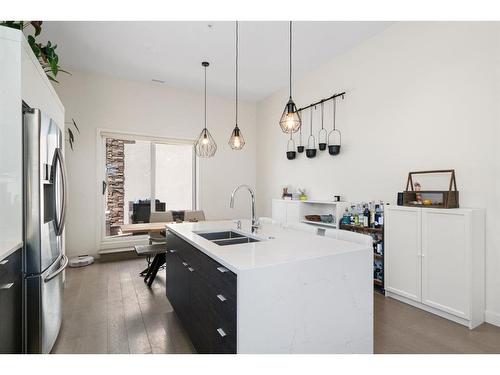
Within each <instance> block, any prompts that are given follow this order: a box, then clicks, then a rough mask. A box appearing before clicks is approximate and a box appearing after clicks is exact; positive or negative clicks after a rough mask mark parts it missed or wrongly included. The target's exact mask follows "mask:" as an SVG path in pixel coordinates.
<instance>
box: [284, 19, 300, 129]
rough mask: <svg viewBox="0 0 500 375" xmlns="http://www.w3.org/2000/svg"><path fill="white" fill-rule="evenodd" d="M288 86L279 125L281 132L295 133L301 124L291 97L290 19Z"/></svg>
mask: <svg viewBox="0 0 500 375" xmlns="http://www.w3.org/2000/svg"><path fill="white" fill-rule="evenodd" d="M289 69H290V70H289V87H290V97H289V98H288V102H287V103H286V105H285V109H284V110H283V114H282V115H281V118H280V127H281V130H282V131H283V133H296V132H297V131H298V130H299V129H300V127H301V125H302V120H301V118H300V114H299V112H297V106H296V105H295V102H294V101H293V99H292V21H290V65H289Z"/></svg>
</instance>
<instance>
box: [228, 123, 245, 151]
mask: <svg viewBox="0 0 500 375" xmlns="http://www.w3.org/2000/svg"><path fill="white" fill-rule="evenodd" d="M228 143H229V146H230V147H231V148H232V149H233V150H241V149H242V148H243V146H245V139H244V138H243V134H241V130H240V128H239V127H238V125H236V126H235V127H234V129H233V132H232V133H231V137H229V142H228Z"/></svg>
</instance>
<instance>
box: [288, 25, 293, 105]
mask: <svg viewBox="0 0 500 375" xmlns="http://www.w3.org/2000/svg"><path fill="white" fill-rule="evenodd" d="M289 39H290V67H289V68H290V71H289V84H290V85H289V87H290V99H291V98H292V21H290V37H289Z"/></svg>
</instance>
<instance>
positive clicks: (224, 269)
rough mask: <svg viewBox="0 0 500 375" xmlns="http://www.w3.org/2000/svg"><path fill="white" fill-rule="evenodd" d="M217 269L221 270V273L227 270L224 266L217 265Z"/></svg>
mask: <svg viewBox="0 0 500 375" xmlns="http://www.w3.org/2000/svg"><path fill="white" fill-rule="evenodd" d="M217 271H219V272H222V273H226V272H228V271H229V270H228V269H227V268H226V267H217Z"/></svg>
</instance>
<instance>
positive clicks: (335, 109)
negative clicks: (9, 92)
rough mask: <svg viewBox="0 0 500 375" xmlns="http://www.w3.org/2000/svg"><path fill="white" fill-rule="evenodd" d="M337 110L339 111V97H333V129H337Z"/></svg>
mask: <svg viewBox="0 0 500 375" xmlns="http://www.w3.org/2000/svg"><path fill="white" fill-rule="evenodd" d="M336 112H337V98H333V130H335V116H336Z"/></svg>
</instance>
